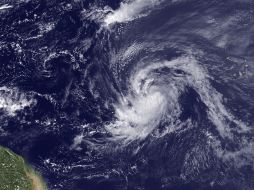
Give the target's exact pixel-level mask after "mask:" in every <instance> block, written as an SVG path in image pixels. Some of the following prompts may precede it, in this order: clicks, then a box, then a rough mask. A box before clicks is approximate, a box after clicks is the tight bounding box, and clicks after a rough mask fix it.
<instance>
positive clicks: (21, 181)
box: [0, 146, 47, 190]
mask: <svg viewBox="0 0 254 190" xmlns="http://www.w3.org/2000/svg"><path fill="white" fill-rule="evenodd" d="M0 190H47V187H46V184H45V183H44V181H43V179H42V177H41V176H40V174H39V173H38V172H36V171H35V170H33V169H32V168H31V167H30V166H29V165H28V164H26V162H25V160H24V159H23V158H22V157H21V156H19V155H17V154H15V153H14V152H12V151H11V150H9V149H7V148H4V147H2V146H0Z"/></svg>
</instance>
